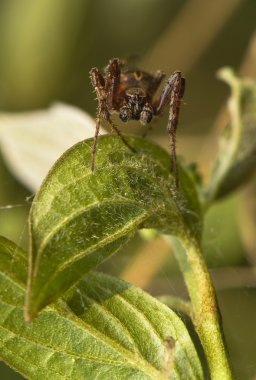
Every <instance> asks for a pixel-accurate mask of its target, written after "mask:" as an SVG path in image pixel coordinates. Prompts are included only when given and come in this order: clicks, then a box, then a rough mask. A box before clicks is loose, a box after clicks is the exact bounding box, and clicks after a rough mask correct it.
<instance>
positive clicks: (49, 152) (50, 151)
mask: <svg viewBox="0 0 256 380" xmlns="http://www.w3.org/2000/svg"><path fill="white" fill-rule="evenodd" d="M94 130H95V123H94V120H93V118H91V117H90V116H89V115H88V114H86V113H85V112H83V111H81V110H80V109H78V108H76V107H73V106H70V105H66V104H61V103H57V104H54V105H53V106H52V107H50V108H49V109H46V110H39V111H32V112H21V113H0V147H1V151H2V154H3V156H4V158H5V160H6V163H7V165H8V166H9V168H10V170H11V171H12V173H13V174H14V175H15V176H16V177H17V178H18V179H19V180H20V181H21V182H22V183H23V184H24V185H25V186H26V187H28V188H29V189H30V190H32V191H36V190H37V189H38V188H39V186H40V185H41V183H42V180H43V179H44V177H45V176H46V174H47V172H48V171H49V169H50V168H51V166H52V165H53V163H54V162H55V161H56V160H57V159H58V158H59V156H61V154H62V153H63V152H64V151H65V150H67V149H68V148H69V147H70V146H72V145H74V144H75V143H77V142H78V141H81V140H83V139H85V138H89V137H92V136H93V135H94ZM102 133H104V132H103V130H101V134H102Z"/></svg>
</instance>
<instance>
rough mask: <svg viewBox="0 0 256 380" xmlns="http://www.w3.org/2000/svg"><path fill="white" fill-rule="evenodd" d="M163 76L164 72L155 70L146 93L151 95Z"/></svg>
mask: <svg viewBox="0 0 256 380" xmlns="http://www.w3.org/2000/svg"><path fill="white" fill-rule="evenodd" d="M164 77H165V73H164V72H163V71H161V70H157V72H156V74H155V77H154V79H153V80H152V83H151V84H150V86H149V88H148V93H149V94H150V95H151V96H153V95H154V93H155V92H156V90H157V89H158V87H159V85H160V83H161V82H162V80H163V78H164Z"/></svg>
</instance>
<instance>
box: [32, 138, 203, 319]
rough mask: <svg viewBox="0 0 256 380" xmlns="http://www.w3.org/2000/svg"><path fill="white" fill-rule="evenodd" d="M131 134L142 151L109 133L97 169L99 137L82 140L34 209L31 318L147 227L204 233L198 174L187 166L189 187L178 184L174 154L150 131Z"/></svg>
mask: <svg viewBox="0 0 256 380" xmlns="http://www.w3.org/2000/svg"><path fill="white" fill-rule="evenodd" d="M127 139H128V141H129V143H130V144H131V145H132V146H133V147H134V148H135V149H136V151H137V152H138V153H137V154H134V153H131V152H130V151H129V150H128V149H127V147H126V146H125V145H124V144H123V143H122V142H121V141H120V140H119V139H118V138H116V137H114V136H102V137H101V138H100V139H99V143H98V150H97V156H96V170H95V172H93V173H92V172H91V169H90V157H91V146H92V139H89V140H86V141H84V142H81V143H79V144H77V145H75V146H74V147H73V148H71V149H70V150H69V151H67V152H66V153H65V154H64V155H63V156H62V158H61V159H60V160H59V161H58V162H57V163H56V165H55V166H54V167H53V169H52V170H51V172H50V173H49V175H48V177H47V178H46V180H45V182H44V183H43V185H42V187H41V190H40V191H39V193H38V195H37V197H36V198H35V200H34V202H33V206H32V210H31V215H30V228H31V252H30V276H29V287H28V294H27V318H28V319H32V318H33V317H35V316H36V315H37V313H38V311H40V310H41V309H42V308H43V307H44V306H46V305H47V304H49V303H50V302H52V301H54V300H55V299H56V298H57V297H58V296H59V295H61V294H62V293H63V292H64V291H66V290H67V289H68V288H69V287H70V286H71V285H73V284H74V283H75V282H76V281H77V280H78V279H79V278H80V277H81V276H82V275H83V274H84V273H86V272H88V271H89V270H90V269H92V268H94V267H95V266H96V265H98V264H99V263H101V262H102V261H103V260H105V259H106V258H107V257H109V256H110V255H111V254H113V253H114V252H116V251H117V250H118V249H119V247H120V246H122V245H123V244H124V243H126V242H127V240H128V239H129V238H130V237H131V236H132V235H133V233H134V232H135V231H137V230H138V229H139V228H155V229H158V230H159V231H161V232H163V233H173V234H175V235H177V236H184V234H185V235H186V237H187V238H189V236H196V237H199V235H200V226H201V219H200V216H199V214H200V207H199V202H198V199H197V193H196V190H195V187H194V183H193V179H192V178H190V175H189V174H188V173H187V172H185V171H184V170H183V169H182V168H180V177H181V189H182V191H177V189H176V187H175V180H174V178H173V176H172V175H171V173H170V157H169V154H168V153H166V152H165V151H164V150H163V149H161V148H160V147H158V146H156V145H154V144H152V143H150V142H148V141H145V140H144V139H141V138H133V137H129V138H128V137H127Z"/></svg>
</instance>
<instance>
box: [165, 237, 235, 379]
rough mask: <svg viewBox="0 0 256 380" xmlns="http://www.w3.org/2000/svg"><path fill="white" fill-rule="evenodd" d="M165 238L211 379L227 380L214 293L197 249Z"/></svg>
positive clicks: (191, 242) (188, 242)
mask: <svg viewBox="0 0 256 380" xmlns="http://www.w3.org/2000/svg"><path fill="white" fill-rule="evenodd" d="M166 238H167V240H168V241H169V242H170V243H171V245H172V247H174V253H175V256H176V259H177V261H178V263H179V266H180V269H181V271H182V274H183V276H184V280H185V283H186V286H187V289H188V292H189V296H190V299H191V304H192V320H193V324H194V327H195V329H196V331H197V333H198V336H199V339H200V341H201V343H202V346H203V349H204V353H205V356H206V359H207V363H208V366H209V370H210V375H211V379H212V380H220V379H221V380H231V379H233V377H232V373H231V369H230V366H229V362H228V358H227V353H226V348H225V345H224V342H223V335H222V331H221V326H220V318H219V312H218V305H217V301H216V296H215V291H214V288H213V284H212V280H211V277H210V274H209V272H208V269H207V267H206V264H205V262H204V259H203V257H202V252H201V248H200V246H199V245H198V244H197V243H196V242H195V241H194V240H193V239H187V238H183V239H180V240H178V239H177V238H175V237H171V236H170V237H169V236H168V237H166Z"/></svg>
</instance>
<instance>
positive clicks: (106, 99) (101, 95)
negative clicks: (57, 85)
mask: <svg viewBox="0 0 256 380" xmlns="http://www.w3.org/2000/svg"><path fill="white" fill-rule="evenodd" d="M118 72H119V74H118ZM90 78H91V82H92V85H93V87H94V89H95V92H96V95H97V99H98V102H99V106H98V110H97V114H96V128H95V135H94V140H93V145H92V153H91V170H92V171H94V168H95V154H96V150H97V142H98V136H99V130H100V119H101V117H103V118H104V119H105V120H107V121H108V122H109V124H110V126H111V128H112V129H113V130H114V132H115V133H116V134H117V136H118V137H119V138H120V139H121V141H122V142H123V143H124V144H125V145H126V146H127V147H128V148H129V149H130V150H131V151H132V152H133V153H136V150H135V149H134V148H133V147H132V146H131V145H130V144H129V143H128V142H127V141H126V139H125V138H124V137H123V135H122V134H121V132H120V131H119V129H118V128H117V126H116V125H115V124H114V123H113V122H112V120H111V118H110V112H109V110H112V107H113V95H114V91H115V89H116V86H118V84H119V81H120V68H119V61H118V59H113V60H112V61H110V63H109V65H108V66H107V68H106V80H105V79H104V78H103V76H102V74H101V72H100V71H99V69H98V68H93V69H91V71H90ZM109 107H110V108H109Z"/></svg>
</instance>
